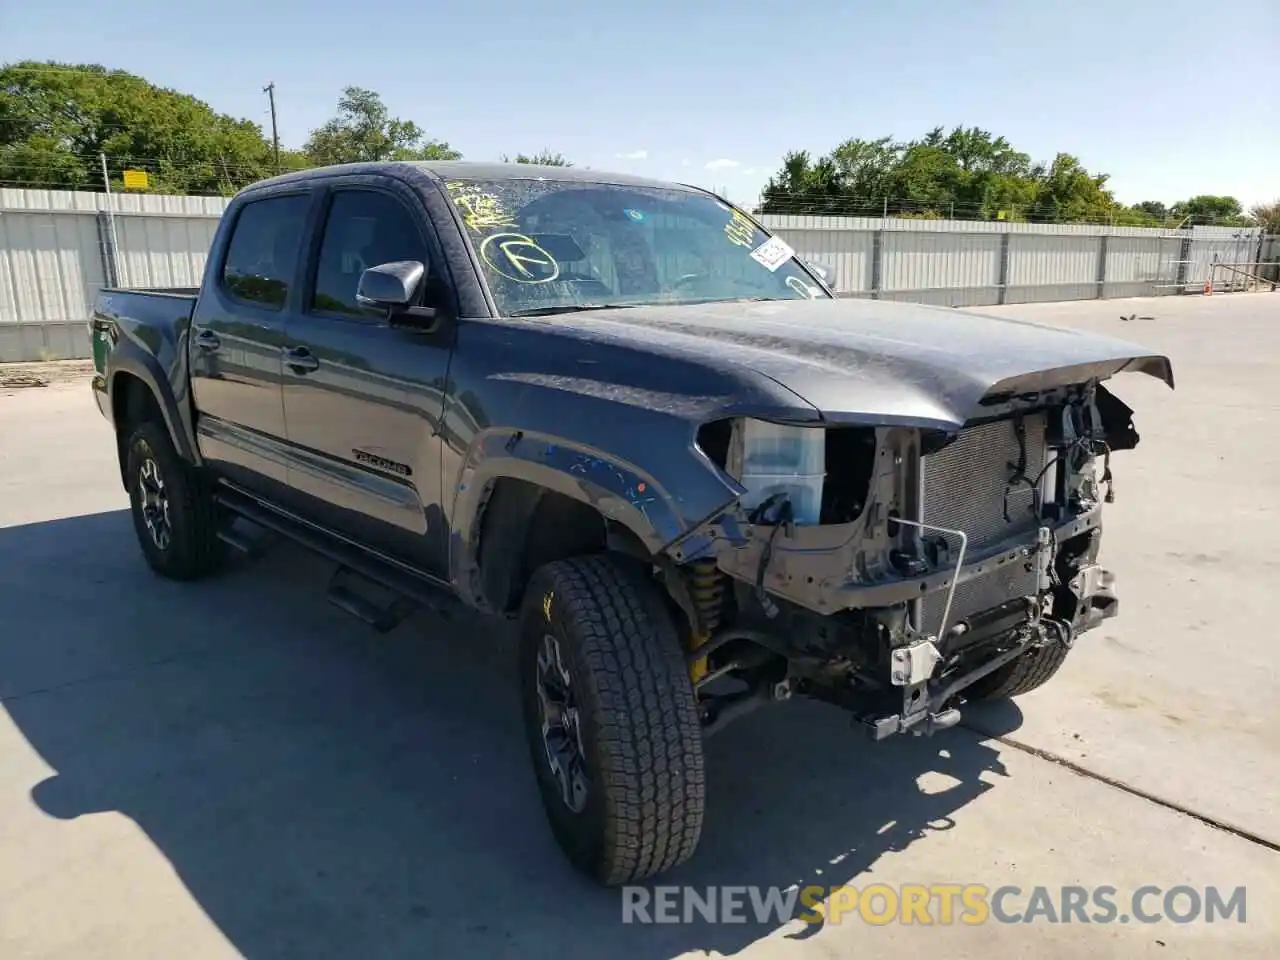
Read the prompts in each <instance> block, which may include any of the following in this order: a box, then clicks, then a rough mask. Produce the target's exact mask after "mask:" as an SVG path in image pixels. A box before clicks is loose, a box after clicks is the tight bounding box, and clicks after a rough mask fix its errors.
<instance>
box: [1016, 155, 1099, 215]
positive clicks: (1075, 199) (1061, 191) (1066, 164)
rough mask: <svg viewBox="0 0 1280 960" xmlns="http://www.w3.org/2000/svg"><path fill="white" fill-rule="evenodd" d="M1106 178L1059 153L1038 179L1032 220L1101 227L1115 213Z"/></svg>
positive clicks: (1074, 159) (1076, 160) (1070, 157)
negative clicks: (1092, 224) (1100, 224)
mask: <svg viewBox="0 0 1280 960" xmlns="http://www.w3.org/2000/svg"><path fill="white" fill-rule="evenodd" d="M1107 179H1108V177H1107V175H1106V174H1105V173H1104V174H1092V173H1090V172H1089V171H1088V170H1086V169H1085V168H1084V167H1083V166H1082V165H1081V163H1080V161H1079V160H1078V159H1076V158H1075V157H1073V156H1072V155H1071V154H1069V153H1060V154H1058V155H1057V156H1056V157H1054V159H1053V163H1052V164H1051V165H1050V167H1049V169H1048V170H1047V171H1045V173H1044V175H1043V176H1042V177H1040V178H1039V184H1038V188H1037V190H1036V200H1035V204H1034V206H1033V211H1034V219H1037V220H1051V221H1053V222H1056V223H1101V222H1103V221H1106V220H1109V219H1110V218H1111V216H1112V214H1113V213H1114V212H1115V209H1116V201H1115V198H1114V197H1113V196H1112V195H1111V193H1110V191H1108V190H1106V189H1105V184H1106V182H1107Z"/></svg>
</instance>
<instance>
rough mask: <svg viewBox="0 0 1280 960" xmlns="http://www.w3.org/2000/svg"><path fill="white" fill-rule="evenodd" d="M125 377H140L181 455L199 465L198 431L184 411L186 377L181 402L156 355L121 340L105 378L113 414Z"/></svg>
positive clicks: (183, 380)
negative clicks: (123, 375)
mask: <svg viewBox="0 0 1280 960" xmlns="http://www.w3.org/2000/svg"><path fill="white" fill-rule="evenodd" d="M122 373H127V374H129V375H131V376H134V377H137V378H138V379H139V380H140V381H142V383H143V385H144V386H146V388H147V389H148V390H150V391H151V395H152V397H153V398H154V399H155V401H156V406H157V407H159V408H160V415H161V416H162V417H163V418H164V425H165V428H166V429H167V430H168V431H169V437H170V439H172V440H173V445H174V448H175V449H176V450H177V451H178V455H179V456H180V457H182V458H183V459H184V460H186V461H188V462H190V463H194V464H199V462H200V453H199V448H198V447H197V446H196V440H195V431H194V430H193V429H192V423H191V417H190V415H189V414H188V413H186V409H185V407H184V404H185V403H186V401H187V386H188V382H187V380H186V377H185V373H184V374H183V375H182V376H181V381H182V389H181V398H179V396H178V393H177V392H175V390H174V387H173V381H172V379H171V378H170V377H169V376H167V375H166V374H165V372H164V369H163V368H162V367H161V366H160V361H159V360H158V359H157V358H156V357H155V356H154V355H152V354H150V353H148V352H147V351H145V350H144V349H142V347H140V346H139V345H138V344H136V343H134V342H133V341H131V340H124V339H122V340H120V341H119V342H118V343H117V344H116V346H115V349H114V350H112V352H111V357H110V363H109V365H108V369H107V374H106V381H107V400H108V403H109V404H110V409H111V410H112V412H113V414H114V411H115V409H116V406H115V404H116V390H117V388H118V386H119V383H120V374H122ZM115 426H116V428H117V429H118V428H119V426H120V425H119V424H115Z"/></svg>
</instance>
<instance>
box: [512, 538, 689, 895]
mask: <svg viewBox="0 0 1280 960" xmlns="http://www.w3.org/2000/svg"><path fill="white" fill-rule="evenodd" d="M520 617H521V629H520V634H521V636H520V682H521V693H522V700H523V706H524V717H525V726H526V730H527V733H528V739H529V749H530V753H531V755H532V759H533V765H534V770H535V774H536V776H537V782H538V790H539V793H540V795H541V797H542V803H543V806H544V808H545V809H546V812H547V817H548V819H549V820H550V823H551V829H552V832H553V834H554V835H555V838H556V840H557V842H558V843H559V844H560V846H561V848H562V849H563V850H564V852H565V854H566V855H567V856H568V858H569V860H570V862H571V863H573V864H574V866H576V867H577V868H578V869H579V870H581V871H583V872H584V873H586V874H587V875H588V876H590V877H592V878H593V879H595V880H596V881H597V882H599V883H602V884H605V885H610V886H612V885H616V884H622V883H629V882H633V881H638V880H643V879H645V878H647V877H651V876H654V875H656V874H659V873H662V872H664V871H666V870H669V869H671V868H672V867H674V866H676V865H677V864H679V863H682V862H684V861H685V860H687V859H688V858H689V857H690V856H692V855H693V852H694V849H695V848H696V847H697V845H698V838H699V836H700V835H701V833H702V819H703V810H704V805H705V781H704V776H703V755H702V728H701V725H700V723H699V720H698V710H697V698H696V696H695V694H694V691H693V685H692V684H691V683H690V681H689V674H688V671H687V670H686V668H685V663H684V656H683V654H682V652H681V647H680V641H679V637H678V635H677V633H676V629H675V625H674V623H673V622H672V620H671V616H670V614H669V613H668V611H667V609H666V608H665V606H664V605H663V602H662V598H661V595H660V594H659V592H658V590H657V588H656V587H655V586H654V585H653V583H652V581H650V580H649V579H647V578H646V577H645V576H644V575H643V573H642V572H641V571H640V570H638V569H633V568H631V567H629V566H627V565H625V562H622V561H616V560H614V559H613V558H611V557H608V556H591V557H576V558H573V559H570V560H560V561H556V562H554V563H550V564H547V565H546V566H544V567H542V568H540V569H539V570H538V571H537V572H536V573H535V574H534V575H533V578H532V579H531V581H530V583H529V586H528V589H527V590H526V592H525V598H524V604H523V607H522V609H521V614H520Z"/></svg>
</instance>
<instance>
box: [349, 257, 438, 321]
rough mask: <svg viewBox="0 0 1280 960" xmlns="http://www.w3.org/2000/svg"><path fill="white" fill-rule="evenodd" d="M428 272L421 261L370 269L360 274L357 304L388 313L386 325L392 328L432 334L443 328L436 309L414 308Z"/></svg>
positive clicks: (406, 261) (387, 264)
mask: <svg viewBox="0 0 1280 960" xmlns="http://www.w3.org/2000/svg"><path fill="white" fill-rule="evenodd" d="M426 272H427V268H426V266H425V265H424V264H423V263H421V262H420V261H418V260H396V261H393V262H392V263H380V264H378V265H377V266H376V267H370V268H369V269H368V270H366V271H364V272H363V273H362V274H360V282H359V284H357V285H356V302H357V303H360V304H363V305H364V306H366V307H375V308H378V309H381V310H386V311H387V322H388V323H390V324H391V326H393V327H401V328H403V329H406V330H416V331H418V332H419V333H432V332H434V331H435V330H436V328H437V327H439V326H440V317H439V316H438V313H437V311H436V309H435V307H415V306H412V304H413V299H414V297H415V296H417V293H418V287H419V286H420V285H421V284H422V278H423V277H424V276H425V275H426Z"/></svg>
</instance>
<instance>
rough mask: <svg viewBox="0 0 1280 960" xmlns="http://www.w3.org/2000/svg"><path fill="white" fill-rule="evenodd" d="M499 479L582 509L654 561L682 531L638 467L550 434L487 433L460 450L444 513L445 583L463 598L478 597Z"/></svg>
mask: <svg viewBox="0 0 1280 960" xmlns="http://www.w3.org/2000/svg"><path fill="white" fill-rule="evenodd" d="M500 479H512V480H523V481H525V482H527V483H530V484H534V485H536V486H539V487H543V488H545V489H547V490H552V491H554V492H556V493H559V494H562V495H564V496H566V497H569V498H570V499H572V500H576V501H578V502H580V503H583V504H586V505H588V506H590V507H592V508H593V509H595V510H596V511H597V512H598V513H599V514H600V515H601V516H602V517H603V518H604V519H605V521H606V522H609V521H612V522H614V523H617V524H619V525H621V526H622V527H624V528H625V529H626V530H628V531H629V532H630V533H631V534H633V535H634V536H635V538H636V539H637V540H638V541H639V543H640V544H641V545H643V546H644V548H645V549H646V550H648V551H649V552H650V553H651V554H653V555H654V556H656V555H658V554H659V553H660V552H661V551H662V549H663V548H664V547H665V546H666V545H667V544H669V543H671V542H672V541H673V540H675V539H677V538H678V537H679V536H680V535H681V534H683V533H684V532H685V529H686V524H685V522H684V520H683V519H682V517H681V514H680V511H679V510H678V509H677V506H676V503H675V501H674V499H673V498H672V497H671V495H670V494H669V493H668V492H667V491H666V490H665V489H664V488H663V486H662V485H661V484H660V483H659V482H658V481H657V480H656V479H655V478H654V477H653V476H652V475H650V474H649V473H647V472H646V471H644V470H642V469H641V468H639V467H638V466H636V465H634V464H631V463H628V462H626V461H624V460H621V459H620V458H618V457H615V456H613V455H610V454H606V453H604V452H602V451H600V450H596V449H592V448H590V447H586V446H583V445H581V444H575V443H572V442H569V441H565V440H563V439H561V438H559V437H555V436H552V435H550V434H542V433H537V432H534V431H529V430H515V429H498V430H490V431H487V432H485V433H484V434H482V435H481V436H480V437H478V438H477V439H476V441H475V442H474V443H473V444H472V445H471V448H470V450H469V451H468V452H467V456H466V459H465V461H464V463H463V466H462V469H461V471H460V472H459V479H458V483H457V485H456V487H455V489H454V491H453V509H452V510H451V511H450V517H451V520H452V522H451V530H452V533H451V543H450V545H449V546H450V549H449V565H450V579H451V580H452V581H453V583H454V585H455V587H456V588H457V589H458V590H459V591H460V592H461V593H463V594H464V595H466V596H477V595H478V590H479V580H478V569H479V547H480V534H481V530H482V524H483V520H484V515H485V509H486V507H487V505H488V499H489V496H490V495H491V493H492V490H493V487H494V484H495V482H496V481H498V480H500Z"/></svg>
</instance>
